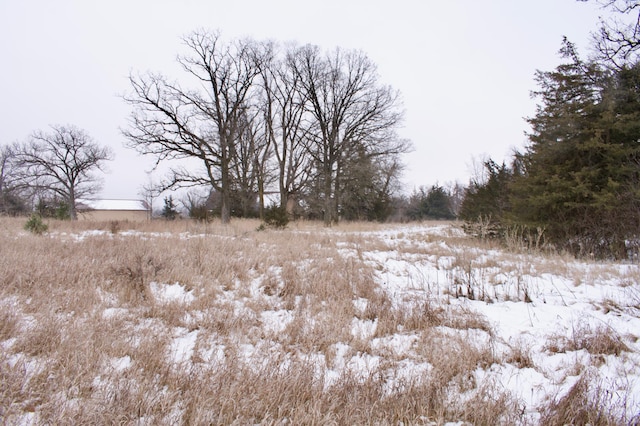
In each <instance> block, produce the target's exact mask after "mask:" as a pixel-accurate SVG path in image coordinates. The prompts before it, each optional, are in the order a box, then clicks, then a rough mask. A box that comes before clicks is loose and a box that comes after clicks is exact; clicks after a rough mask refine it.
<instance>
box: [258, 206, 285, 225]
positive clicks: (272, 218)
mask: <svg viewBox="0 0 640 426" xmlns="http://www.w3.org/2000/svg"><path fill="white" fill-rule="evenodd" d="M264 223H265V224H266V225H267V226H268V227H271V228H276V229H284V228H286V227H287V225H288V224H289V215H288V214H287V209H286V208H284V207H280V206H277V205H271V206H269V207H267V208H265V209H264Z"/></svg>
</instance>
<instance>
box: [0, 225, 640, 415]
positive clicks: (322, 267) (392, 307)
mask: <svg viewBox="0 0 640 426" xmlns="http://www.w3.org/2000/svg"><path fill="white" fill-rule="evenodd" d="M25 221H26V219H13V218H1V219H0V231H1V232H0V350H1V355H0V383H1V384H0V386H1V388H0V418H1V419H2V422H3V424H11V425H13V424H18V425H31V424H34V425H36V424H37V425H40V424H74V425H77V424H136V425H164V424H166V425H175V424H189V425H206V424H238V425H246V424H265V425H267V424H269V425H271V424H274V425H276V424H277V425H280V424H322V425H324V424H336V425H351V424H375V425H400V424H402V425H410V424H411V425H414V424H415V425H435V424H445V423H448V422H450V423H453V424H479V425H481V424H558V425H562V424H586V423H589V424H592V425H623V424H638V423H640V415H639V414H638V413H640V342H639V340H638V339H639V337H640V284H639V283H640V271H639V270H638V265H631V264H614V263H596V262H586V261H576V260H574V259H572V258H569V257H566V256H560V255H552V254H544V253H527V252H524V251H517V250H515V251H514V250H512V251H505V250H503V249H501V248H499V247H495V246H491V245H488V244H482V243H479V242H478V241H475V240H472V239H469V238H468V237H466V236H465V235H464V234H463V233H462V232H461V230H460V229H459V228H458V226H457V225H456V224H450V223H423V224H408V225H379V224H362V223H359V224H342V225H339V226H336V227H333V228H324V227H322V226H321V225H320V224H316V223H307V222H302V223H293V224H290V226H289V228H288V229H286V230H281V231H276V230H264V231H258V230H257V229H258V226H259V222H257V221H240V220H238V221H234V222H232V224H231V225H228V226H222V225H220V224H217V223H215V224H208V225H205V224H198V223H194V222H190V221H186V220H184V221H176V222H161V221H159V222H151V223H143V224H131V223H84V222H83V223H81V222H76V223H70V222H57V221H51V222H49V223H48V224H49V230H48V232H47V233H45V234H44V235H41V236H38V235H33V234H31V233H29V232H27V231H25V230H24V229H23V225H24V223H25Z"/></svg>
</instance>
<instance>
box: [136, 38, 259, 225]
mask: <svg viewBox="0 0 640 426" xmlns="http://www.w3.org/2000/svg"><path fill="white" fill-rule="evenodd" d="M184 42H185V44H186V46H187V47H188V48H189V52H190V55H187V56H181V57H179V58H178V62H179V63H180V64H181V65H182V67H183V69H184V70H185V71H186V72H187V74H189V75H190V76H192V77H194V78H195V80H196V81H197V83H198V85H199V88H198V89H195V90H189V89H184V88H182V87H181V86H180V85H179V84H177V83H171V82H169V81H167V79H166V78H164V77H163V76H161V75H156V74H147V75H144V76H139V77H134V76H132V77H131V78H130V81H131V85H132V88H133V93H132V95H130V96H127V97H125V100H126V101H127V102H129V103H130V104H131V105H132V106H133V107H134V111H133V112H132V114H131V123H130V127H129V129H127V130H125V131H124V132H123V133H124V135H125V136H126V137H127V138H128V140H129V144H130V146H131V147H133V148H135V149H137V150H138V151H139V152H141V153H143V154H152V155H155V156H156V157H157V161H158V162H160V161H163V160H167V159H185V158H190V159H198V160H199V161H200V162H201V164H202V166H204V173H203V172H202V171H200V172H198V171H193V170H187V169H186V168H179V169H174V170H173V175H172V177H171V179H170V181H169V182H167V184H166V185H165V188H167V189H168V188H173V187H179V186H194V185H203V184H205V185H209V186H210V187H213V188H214V189H215V190H216V191H219V192H220V194H221V196H222V205H221V218H222V222H223V223H228V222H229V220H230V191H231V185H232V176H231V171H232V161H233V153H234V150H235V149H236V144H238V143H239V139H240V136H241V134H242V131H243V129H242V124H243V123H242V117H243V115H244V114H246V109H247V108H249V107H250V103H249V102H248V96H249V93H250V90H251V88H252V84H253V80H254V78H255V77H256V75H257V74H258V72H259V68H258V66H257V63H259V61H260V60H261V59H260V57H261V55H262V53H263V52H262V51H261V49H260V46H259V45H258V44H257V43H255V42H253V41H250V40H244V41H236V42H234V43H230V44H224V43H223V42H222V41H221V39H220V36H219V34H218V33H208V32H205V31H198V32H194V33H192V34H191V35H189V36H187V37H186V38H185V39H184Z"/></svg>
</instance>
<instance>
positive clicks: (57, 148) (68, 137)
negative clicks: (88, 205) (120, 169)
mask: <svg viewBox="0 0 640 426" xmlns="http://www.w3.org/2000/svg"><path fill="white" fill-rule="evenodd" d="M112 159H113V154H112V152H111V150H110V149H109V148H108V147H103V146H100V145H98V144H97V143H96V142H94V141H93V139H92V138H91V137H90V136H89V135H88V134H87V133H86V132H85V131H84V130H82V129H79V128H78V127H75V126H72V125H67V126H61V125H56V126H51V132H48V133H47V132H43V131H36V132H35V133H33V135H32V136H31V138H30V139H29V141H27V142H26V143H24V144H21V145H19V146H18V148H17V152H16V161H17V165H18V168H19V169H20V178H21V179H22V181H23V183H24V184H25V185H26V186H28V187H30V188H32V189H34V190H37V191H44V192H45V193H46V192H49V193H53V194H54V195H55V196H58V197H60V198H61V199H62V200H63V201H64V202H65V203H66V204H67V205H68V208H69V215H70V216H71V219H73V220H75V219H77V215H76V201H77V200H78V199H79V198H82V197H88V196H91V195H93V194H95V193H96V192H97V191H99V190H100V188H101V179H100V178H99V177H98V176H97V175H96V174H95V173H94V172H95V171H96V170H103V167H104V165H105V162H106V161H108V160H112Z"/></svg>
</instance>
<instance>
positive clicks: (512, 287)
mask: <svg viewBox="0 0 640 426" xmlns="http://www.w3.org/2000/svg"><path fill="white" fill-rule="evenodd" d="M284 232H291V233H293V234H296V233H298V234H300V235H301V236H302V235H304V234H305V233H307V232H318V233H324V234H326V236H327V241H330V244H335V246H336V247H337V252H336V253H339V256H340V257H341V259H342V260H343V261H348V259H353V260H354V261H355V260H357V261H364V262H366V264H368V265H370V266H371V267H372V268H373V271H374V275H373V276H374V279H375V281H376V283H377V285H378V286H379V288H380V289H382V291H384V292H385V293H386V294H387V295H388V296H389V297H390V299H391V300H392V302H393V305H394V306H393V307H391V308H397V309H400V310H403V309H406V310H409V309H416V306H418V305H417V303H418V301H419V302H421V303H427V304H428V305H429V306H431V305H433V306H436V307H438V308H442V309H444V310H446V311H455V312H463V313H465V312H466V314H465V315H466V318H467V319H466V320H465V321H468V322H469V324H472V323H474V321H475V323H476V324H477V326H469V327H466V326H465V327H460V326H454V325H451V324H447V323H443V324H440V325H438V326H437V327H435V328H436V330H435V332H434V333H433V334H432V335H433V336H436V337H437V338H442V336H447V335H451V336H453V335H455V336H456V337H459V338H460V339H462V341H464V342H465V343H467V344H471V345H486V346H487V347H489V348H490V350H491V352H492V355H491V360H492V361H491V362H490V363H489V365H486V364H482V363H478V365H477V367H476V368H475V370H474V371H473V372H472V377H469V378H468V380H470V381H471V382H473V383H474V384H477V385H474V386H469V387H465V386H464V385H461V386H460V387H461V392H462V393H465V392H468V393H469V397H471V393H472V390H470V389H476V390H477V389H479V388H482V387H483V386H485V387H488V386H490V387H491V389H492V391H494V392H495V391H496V390H497V391H499V392H501V393H505V394H508V395H510V396H511V397H513V398H514V399H515V400H516V401H517V403H518V405H519V407H520V408H521V410H522V412H521V417H520V423H522V424H536V423H538V422H540V420H541V415H542V414H541V411H542V409H543V407H548V406H549V405H553V404H554V403H559V402H560V401H561V400H562V399H563V397H566V396H567V395H568V394H569V392H570V391H571V390H572V389H575V387H576V385H577V384H578V383H579V382H580V381H581V380H582V381H583V382H588V386H587V388H588V390H587V393H588V394H589V395H590V398H592V399H593V401H595V402H594V403H596V404H603V405H606V406H607V407H608V408H607V411H608V412H609V414H610V415H611V416H612V417H614V418H617V419H623V420H624V421H626V422H629V423H630V424H637V423H638V422H640V414H639V413H640V340H639V338H640V283H639V282H638V279H639V277H640V273H639V271H638V268H639V266H638V265H635V264H622V263H604V262H603V263H600V262H593V261H576V260H574V259H571V258H566V257H558V256H550V255H549V256H546V255H542V254H526V253H509V252H505V251H503V250H500V249H495V248H494V249H490V248H487V247H483V246H482V245H474V244H469V240H468V239H467V238H465V237H464V235H463V234H462V231H461V230H460V229H458V228H457V227H455V226H453V225H448V224H438V225H410V226H388V227H384V228H378V229H374V230H370V231H366V230H365V231H344V230H335V229H334V230H332V229H319V230H314V231H309V230H305V229H293V230H291V231H284ZM51 237H52V238H59V239H63V240H71V241H79V242H80V241H85V240H87V239H99V238H104V239H109V238H125V239H126V238H143V239H154V238H168V237H169V234H152V233H143V232H138V231H126V232H121V233H120V234H119V235H117V236H113V235H111V234H109V233H108V232H106V231H88V232H82V233H76V234H55V233H52V235H51ZM180 238H182V239H193V240H196V239H205V238H212V237H211V236H206V235H199V234H193V233H189V232H185V233H183V234H181V235H180ZM294 238H295V237H294ZM327 244H329V243H327ZM298 266H299V267H300V265H298ZM303 266H304V265H302V267H303ZM248 274H249V278H250V286H249V288H243V289H240V288H239V287H238V286H236V287H233V286H231V287H230V288H229V289H227V288H226V287H225V289H224V291H220V292H219V293H218V296H216V297H218V298H219V299H220V300H221V301H223V302H224V303H226V304H228V305H230V306H231V310H232V312H233V314H229V315H236V316H237V317H238V318H243V319H246V318H247V317H250V318H251V320H252V321H253V323H254V324H258V326H257V327H259V328H261V329H260V330H259V333H258V334H256V331H255V330H253V329H252V334H253V335H258V336H263V337H260V338H252V339H245V338H239V339H238V341H237V342H236V348H235V349H234V354H235V356H236V357H238V358H239V359H244V360H245V361H246V362H247V363H248V364H252V365H254V367H255V368H256V369H258V370H259V369H260V368H261V364H260V361H259V360H267V361H268V360H273V359H274V357H273V356H271V355H269V357H265V356H264V354H273V353H274V352H278V351H282V350H283V348H284V347H285V345H283V343H282V341H280V340H278V338H275V337H270V336H279V335H282V334H283V333H285V331H287V330H289V331H288V332H290V330H291V327H292V325H293V324H296V323H295V321H299V319H297V317H296V315H297V313H296V312H298V311H296V310H295V309H287V307H286V306H284V305H283V304H282V303H281V302H280V301H278V300H276V299H277V295H272V294H271V293H270V292H268V291H267V287H268V283H269V282H271V281H274V280H275V281H276V284H277V282H278V280H279V279H280V277H281V275H282V274H283V271H282V268H281V267H280V266H275V265H274V266H273V267H271V268H270V269H269V271H268V274H262V275H261V274H258V273H255V271H254V272H252V271H249V272H248ZM266 275H269V276H268V277H267V276H266ZM149 291H150V292H151V294H152V295H153V299H154V300H155V304H156V305H155V306H156V308H162V307H163V306H166V307H167V310H168V309H169V308H171V309H175V308H176V306H177V307H179V308H180V309H182V310H183V311H184V315H183V316H182V318H181V319H180V325H178V326H168V325H166V324H160V323H159V322H157V321H156V322H154V320H153V318H151V317H149V318H147V319H145V318H138V319H137V320H136V321H137V322H136V323H135V329H136V330H138V331H137V332H138V333H141V334H146V333H153V332H155V331H154V328H162V330H164V331H162V330H160V331H158V333H165V334H167V333H168V334H169V336H168V339H169V341H168V344H167V345H166V358H167V361H168V363H169V365H171V366H172V367H171V368H173V369H176V370H177V371H194V365H196V364H198V365H203V364H207V365H215V364H221V363H224V362H225V359H226V358H227V357H228V356H229V355H228V354H229V347H228V346H229V339H228V338H225V339H219V340H216V339H211V338H210V337H207V339H208V340H207V342H206V344H205V342H203V339H205V327H203V326H202V325H201V324H203V319H202V318H205V317H207V315H210V313H208V312H205V311H203V310H201V309H200V308H197V306H198V305H197V304H198V303H199V302H202V298H204V297H207V296H206V295H205V294H204V293H203V292H201V291H199V290H198V287H197V286H196V285H194V284H193V283H189V284H188V285H187V284H186V283H181V282H179V281H178V282H159V281H152V282H150V283H149ZM110 298H111V299H110ZM103 299H104V300H107V301H108V303H106V307H104V308H103V310H102V312H101V317H102V319H103V320H104V321H124V320H126V321H129V322H131V321H133V320H132V317H133V316H135V313H134V312H132V311H131V310H130V309H129V308H127V306H124V305H121V304H119V303H117V302H116V301H115V299H114V296H112V295H109V294H107V293H106V292H105V294H104V295H103ZM298 301H299V300H298V299H297V300H296V303H298ZM2 303H3V305H4V306H5V307H6V306H11V305H12V303H13V302H12V301H11V300H9V299H5V300H4V301H2ZM220 303H222V302H220ZM352 303H353V307H354V311H355V312H356V315H355V316H354V317H353V319H352V320H351V323H350V324H351V329H350V330H349V334H350V335H351V337H352V338H351V339H342V340H340V339H337V340H336V341H334V342H332V343H331V345H330V346H331V353H332V358H331V359H327V350H325V351H324V352H323V351H320V350H319V351H302V350H301V351H298V352H297V353H294V352H287V353H284V354H282V353H281V354H280V355H278V359H279V360H280V362H281V368H285V367H286V365H287V363H293V362H294V361H296V360H298V361H299V360H300V359H304V361H305V362H307V363H309V364H311V365H313V366H315V367H314V368H315V371H316V374H317V375H321V376H322V383H324V387H325V388H326V389H330V388H331V386H332V385H334V384H336V383H338V382H339V381H340V379H341V378H343V377H344V374H345V372H349V374H352V375H353V376H354V377H361V378H362V380H366V378H367V377H370V375H371V373H372V372H373V371H384V372H385V374H386V379H385V380H386V382H385V383H386V386H388V393H389V394H392V393H393V392H397V391H398V389H402V387H403V386H404V385H406V384H407V383H410V382H411V378H412V377H418V376H422V375H428V374H429V372H430V371H431V370H432V369H433V368H434V367H433V364H432V363H431V362H429V359H430V358H429V357H428V356H424V354H423V353H422V352H421V351H422V350H423V349H422V348H423V347H424V346H425V343H424V342H425V340H424V339H426V338H427V337H425V333H424V332H417V331H415V330H414V329H411V328H410V327H409V326H408V325H407V326H406V327H404V326H403V325H398V326H397V328H396V330H395V331H394V332H392V333H386V332H385V333H380V332H379V331H380V330H379V327H381V325H380V324H379V322H378V318H371V317H370V316H367V314H366V312H367V308H368V306H369V305H370V304H371V303H372V301H371V300H368V299H366V298H356V299H354V300H353V301H352ZM256 306H260V308H256ZM420 306H422V305H420ZM317 318H320V314H318V316H317ZM452 318H453V317H452ZM474 318H475V319H474ZM301 324H302V326H309V324H310V321H307V322H302V323H301ZM377 331H378V332H377ZM14 341H15V339H9V340H6V341H4V342H2V343H1V344H2V348H3V351H5V352H6V353H13V354H12V355H11V356H9V358H8V359H9V363H10V364H11V365H10V366H11V367H13V366H15V365H17V364H19V363H25V365H27V363H26V361H25V360H26V356H25V355H24V354H21V353H17V354H15V353H14V352H15V350H14V348H13V347H12V345H14ZM357 342H360V343H359V345H360V346H357ZM362 342H366V344H363V343H362ZM460 347H465V346H463V345H462V343H461V346H460ZM447 356H449V357H452V358H455V357H461V358H464V357H465V356H467V354H465V353H457V352H455V351H451V353H450V354H447ZM267 361H264V362H267ZM136 362H139V361H137V360H136V358H135V356H130V355H128V354H124V353H123V354H122V355H121V356H114V357H112V358H110V359H109V371H111V372H115V373H117V374H125V373H126V372H127V371H130V370H132V369H134V368H135V364H136ZM28 365H31V366H32V368H35V369H37V368H38V367H37V366H36V365H35V364H34V363H31V364H28ZM93 386H94V387H95V388H101V387H102V388H108V387H109V384H108V380H107V379H106V378H105V377H102V376H100V377H96V378H95V379H94V383H93ZM182 415H183V414H182V411H180V409H178V408H176V411H175V413H174V416H175V419H174V420H175V421H176V422H178V423H179V422H180V419H182V417H181V416H182ZM40 421H42V419H41V418H39V417H38V413H37V410H36V411H35V412H28V413H25V414H24V415H23V416H14V417H13V422H16V423H21V424H38V423H39V422H40ZM13 422H12V423H13ZM634 422H635V423H634ZM139 423H142V424H146V423H149V421H147V422H145V421H144V419H142V420H141V421H140V422H139ZM427 423H428V422H426V421H425V424H427Z"/></svg>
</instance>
